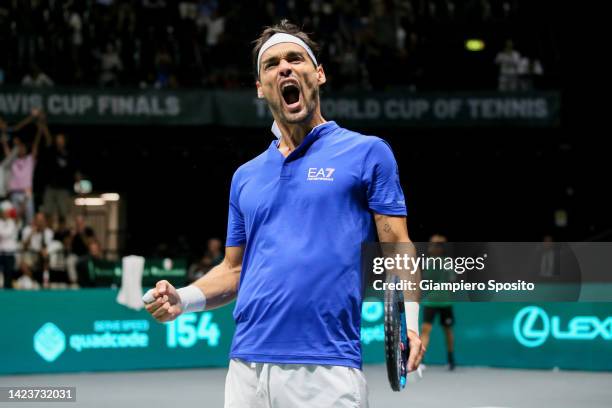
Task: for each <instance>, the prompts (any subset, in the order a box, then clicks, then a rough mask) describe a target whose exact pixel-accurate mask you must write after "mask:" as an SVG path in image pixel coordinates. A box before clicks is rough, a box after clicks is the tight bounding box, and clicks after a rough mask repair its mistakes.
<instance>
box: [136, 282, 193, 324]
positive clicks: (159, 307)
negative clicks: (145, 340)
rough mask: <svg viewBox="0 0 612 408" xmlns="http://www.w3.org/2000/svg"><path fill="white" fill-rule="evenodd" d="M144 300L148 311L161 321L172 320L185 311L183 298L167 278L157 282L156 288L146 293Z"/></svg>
mask: <svg viewBox="0 0 612 408" xmlns="http://www.w3.org/2000/svg"><path fill="white" fill-rule="evenodd" d="M142 300H143V301H144V303H145V309H147V312H149V313H151V315H152V316H153V317H154V318H155V320H157V321H158V322H161V323H163V322H169V321H172V320H174V319H176V318H177V317H178V315H180V314H181V313H182V312H183V306H182V304H181V298H180V297H179V295H178V293H177V291H176V288H175V287H174V286H172V285H171V284H170V282H168V281H167V280H161V281H159V282H157V283H156V284H155V288H154V289H150V290H149V291H148V292H147V293H145V295H144V296H143V297H142Z"/></svg>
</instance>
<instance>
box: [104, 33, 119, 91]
mask: <svg viewBox="0 0 612 408" xmlns="http://www.w3.org/2000/svg"><path fill="white" fill-rule="evenodd" d="M122 70H123V64H122V62H121V57H119V53H118V52H117V50H116V49H115V46H114V45H113V43H111V42H109V43H108V44H106V50H105V51H104V53H103V54H102V55H101V56H100V85H102V86H116V85H118V84H119V73H120V72H121V71H122Z"/></svg>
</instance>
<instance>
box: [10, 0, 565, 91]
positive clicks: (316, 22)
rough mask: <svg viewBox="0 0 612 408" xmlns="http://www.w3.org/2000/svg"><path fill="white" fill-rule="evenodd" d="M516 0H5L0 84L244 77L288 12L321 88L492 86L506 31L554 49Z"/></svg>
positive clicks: (226, 81)
mask: <svg viewBox="0 0 612 408" xmlns="http://www.w3.org/2000/svg"><path fill="white" fill-rule="evenodd" d="M528 7H531V5H530V3H529V2H526V1H519V0H497V1H496V0H469V1H457V0H313V1H303V0H250V1H243V0H237V1H231V2H229V1H228V2H222V1H219V0H191V1H170V0H84V1H56V0H19V1H18V0H7V1H3V2H1V3H0V44H2V49H3V52H2V53H0V84H1V83H3V82H4V83H10V84H23V85H27V86H52V85H53V84H61V85H88V86H92V85H99V86H104V87H112V86H118V85H121V86H140V87H143V88H144V87H155V88H174V87H193V86H196V87H202V86H204V87H219V88H235V87H245V86H251V84H252V82H253V74H252V71H251V66H250V49H251V41H252V40H253V39H254V37H255V36H256V35H257V34H258V33H259V31H260V30H261V28H262V26H264V25H271V24H274V23H275V22H278V21H279V19H280V18H289V19H290V21H293V22H297V23H298V24H302V25H303V27H304V29H305V30H306V31H308V32H312V33H314V38H315V39H316V40H317V41H318V42H319V43H320V44H321V45H322V53H323V55H322V56H321V61H323V63H324V65H325V67H326V70H327V74H328V79H329V82H328V85H329V86H330V87H331V88H336V89H352V88H359V89H371V88H374V89H379V88H383V87H406V88H409V89H413V90H414V89H419V90H420V89H426V90H427V89H435V88H439V87H444V88H457V87H459V88H461V87H471V88H473V87H480V86H482V87H489V88H493V87H495V79H494V78H495V72H493V74H492V75H488V74H487V73H490V72H491V71H495V64H494V62H495V53H496V52H497V51H499V50H500V49H502V48H503V44H504V42H505V41H506V40H507V39H508V38H512V36H513V34H516V32H517V31H519V32H521V33H522V36H523V39H524V40H525V41H523V44H521V48H529V49H528V50H526V51H524V52H526V53H527V54H528V55H527V56H526V57H528V58H529V59H531V60H533V59H534V58H535V57H538V58H541V56H539V55H537V54H538V53H539V52H540V51H541V50H542V49H552V48H554V47H551V46H550V44H548V43H547V42H546V41H549V40H550V35H549V34H546V33H547V32H548V31H547V29H546V27H539V26H532V25H530V24H527V22H526V20H528V19H529V14H530V10H528ZM538 30H541V31H542V32H543V33H540V32H539V31H538ZM470 36H477V37H482V38H483V39H484V40H485V42H486V43H487V44H488V45H487V49H486V50H485V54H484V55H485V58H474V57H473V56H470V55H468V54H469V53H468V52H466V51H465V48H464V46H463V43H462V42H463V41H464V40H465V39H467V38H471V37H470ZM497 62H498V63H500V61H499V59H497ZM501 65H503V66H507V65H508V64H506V63H501ZM483 73H484V74H483ZM491 78H492V80H491ZM478 81H484V82H483V83H479V82H478ZM472 82H473V83H472Z"/></svg>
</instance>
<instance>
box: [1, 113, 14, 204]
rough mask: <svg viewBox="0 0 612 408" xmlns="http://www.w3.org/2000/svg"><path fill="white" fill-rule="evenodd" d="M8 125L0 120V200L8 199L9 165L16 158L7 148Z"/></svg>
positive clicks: (12, 151)
mask: <svg viewBox="0 0 612 408" xmlns="http://www.w3.org/2000/svg"><path fill="white" fill-rule="evenodd" d="M7 130H8V125H7V123H6V122H4V121H3V120H2V118H0V143H2V147H3V151H4V157H3V158H2V161H1V162H0V200H3V199H5V198H7V197H8V182H9V175H10V168H11V163H12V162H13V160H14V159H15V157H17V150H16V149H13V150H11V149H10V148H9V147H8V142H9V136H8V133H7Z"/></svg>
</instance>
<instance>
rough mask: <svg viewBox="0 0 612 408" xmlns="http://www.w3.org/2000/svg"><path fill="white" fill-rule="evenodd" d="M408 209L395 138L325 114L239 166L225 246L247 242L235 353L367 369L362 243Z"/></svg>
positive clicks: (278, 361)
mask: <svg viewBox="0 0 612 408" xmlns="http://www.w3.org/2000/svg"><path fill="white" fill-rule="evenodd" d="M372 212H376V213H379V214H386V215H406V204H405V202H404V194H403V192H402V188H401V186H400V182H399V173H398V168H397V164H396V161H395V158H394V157H393V153H392V151H391V148H390V147H389V145H388V144H387V143H386V142H385V141H384V140H382V139H380V138H378V137H375V136H364V135H361V134H359V133H356V132H352V131H349V130H347V129H344V128H341V127H339V126H338V125H337V124H336V123H335V122H333V121H332V122H325V123H323V124H321V125H319V126H317V127H315V128H314V129H312V131H311V132H310V133H309V134H308V135H307V136H306V138H305V139H304V141H303V142H302V143H301V144H300V145H299V146H298V147H297V148H296V149H295V150H294V151H293V152H291V154H290V155H289V156H288V157H287V158H285V157H284V156H283V155H282V154H281V153H280V152H279V151H278V141H277V140H275V141H273V142H272V144H270V147H269V148H268V150H266V151H265V152H263V153H262V154H260V155H259V156H257V157H256V158H254V159H253V160H251V161H249V162H247V163H245V164H244V165H242V166H241V167H240V168H238V170H237V171H236V172H235V173H234V176H233V178H232V186H231V190H230V205H229V217H228V229H227V242H226V245H227V246H241V245H244V246H245V252H244V258H243V262H242V273H241V277H240V286H239V289H238V297H237V300H236V307H235V309H234V319H235V320H236V332H235V334H234V339H233V342H232V348H231V352H230V357H231V358H239V359H243V360H246V361H249V362H265V363H276V364H321V365H341V366H349V367H355V368H361V343H360V328H361V303H362V292H363V278H362V274H361V269H360V249H361V244H362V243H363V242H367V241H374V240H375V237H376V235H375V234H376V229H375V225H374V220H373V217H372Z"/></svg>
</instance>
